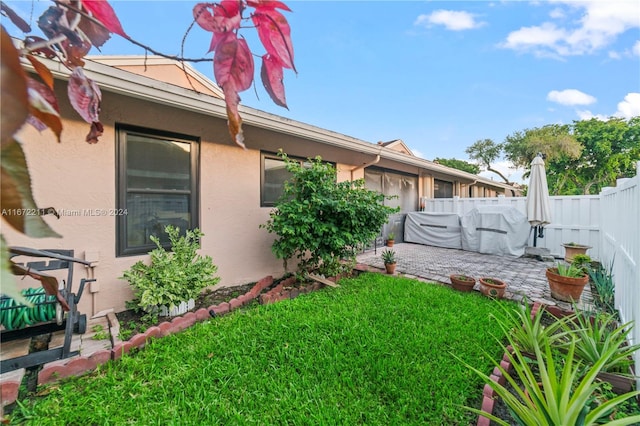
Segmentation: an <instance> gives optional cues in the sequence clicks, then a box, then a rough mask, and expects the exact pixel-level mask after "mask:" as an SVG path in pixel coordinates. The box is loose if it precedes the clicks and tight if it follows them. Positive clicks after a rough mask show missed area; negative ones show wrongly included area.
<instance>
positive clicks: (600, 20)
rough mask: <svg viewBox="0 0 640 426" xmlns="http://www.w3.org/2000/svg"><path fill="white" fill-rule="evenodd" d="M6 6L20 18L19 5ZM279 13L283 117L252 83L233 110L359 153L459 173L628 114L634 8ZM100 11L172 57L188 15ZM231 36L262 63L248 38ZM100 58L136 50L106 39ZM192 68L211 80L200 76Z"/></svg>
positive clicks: (491, 5)
mask: <svg viewBox="0 0 640 426" xmlns="http://www.w3.org/2000/svg"><path fill="white" fill-rule="evenodd" d="M8 3H9V4H10V5H11V6H12V7H14V8H15V9H16V10H19V11H20V13H21V15H22V16H23V17H25V18H28V17H29V9H30V6H31V3H30V2H8ZM285 3H286V4H288V5H289V6H290V8H291V9H292V12H291V13H288V12H285V16H286V17H287V19H288V20H289V22H290V25H291V28H292V39H293V44H294V50H295V63H296V67H297V69H298V74H297V75H296V74H295V73H293V72H291V71H289V70H287V71H285V87H286V95H287V102H288V105H289V110H288V111H287V110H286V109H283V108H281V107H278V106H276V105H274V104H273V103H272V102H271V100H270V99H269V97H268V95H267V94H266V92H265V91H264V89H263V88H262V87H261V84H260V83H259V76H258V84H256V90H253V89H249V90H248V91H246V92H244V93H242V94H241V97H242V101H243V103H244V104H245V105H248V106H252V107H255V108H258V109H261V110H264V111H269V112H272V113H276V114H278V115H282V116H285V117H288V118H291V119H295V120H299V121H302V122H305V123H309V124H312V125H316V126H320V127H323V128H327V129H330V130H333V131H337V132H340V133H344V134H347V135H349V136H353V137H356V138H359V139H362V140H365V141H368V142H373V143H375V142H377V141H389V140H393V139H402V140H403V141H404V142H405V143H406V144H407V146H409V148H411V149H412V150H413V151H414V153H415V154H416V155H419V156H421V157H424V158H427V159H433V158H435V157H445V158H459V159H465V160H466V159H468V157H467V155H466V154H465V152H464V151H465V149H466V148H467V147H468V146H469V145H471V144H473V143H474V142H475V141H476V140H479V139H484V138H490V139H493V140H494V141H496V142H502V141H503V140H504V138H505V137H506V136H507V135H509V134H511V133H513V132H515V131H519V130H524V129H526V128H532V127H539V126H543V125H545V124H552V123H571V122H572V121H573V120H579V119H583V118H591V117H594V116H595V117H601V118H604V117H609V116H613V115H616V116H624V117H630V116H636V115H640V2H637V1H616V0H613V1H612V0H600V1H589V2H576V1H571V2H567V1H536V2H525V1H502V2H499V1H493V2H489V1H285ZM111 4H112V5H113V7H114V9H115V10H116V13H117V14H118V16H119V18H120V20H121V22H122V25H123V27H124V29H125V31H126V32H127V33H128V34H129V35H130V36H131V37H132V38H134V39H136V40H138V41H140V42H142V43H144V44H146V45H149V46H151V47H153V48H154V49H157V50H160V51H162V52H165V53H170V54H177V53H179V52H180V44H181V40H182V38H183V35H184V33H185V31H186V29H187V28H188V26H189V24H190V23H191V20H192V14H191V10H192V7H193V5H194V4H195V2H191V1H111ZM42 5H48V2H38V4H37V5H36V7H44V6H42ZM14 32H15V30H12V33H14ZM244 34H245V36H246V37H247V40H248V42H249V44H250V47H251V48H252V49H253V51H254V53H256V54H258V55H262V54H263V53H264V51H263V49H262V46H260V45H259V43H258V41H257V37H255V31H254V30H253V29H251V28H247V29H245V30H244ZM209 39H210V35H209V33H206V32H205V31H203V30H201V29H200V28H199V27H197V26H196V27H194V28H193V29H192V31H191V32H190V34H189V36H188V37H187V40H186V45H185V47H186V50H185V54H186V56H190V57H202V56H205V55H207V50H208V46H209ZM96 53H98V52H96ZM102 53H104V54H143V53H144V51H143V50H142V49H140V48H138V47H136V46H133V45H131V44H130V43H128V42H126V41H124V40H122V39H120V38H119V37H118V36H113V38H112V39H111V40H110V41H108V42H107V43H106V45H105V46H104V47H103V48H102ZM209 57H211V54H209ZM195 67H196V68H197V69H198V70H200V71H201V72H203V73H204V74H205V75H207V76H210V77H211V78H212V79H213V71H212V65H211V64H210V63H206V64H196V65H195ZM256 69H257V70H259V62H258V61H256ZM256 92H257V96H256ZM503 170H504V168H503ZM507 174H510V175H511V177H512V179H515V180H517V179H518V174H519V173H517V172H514V171H512V170H511V171H510V170H507Z"/></svg>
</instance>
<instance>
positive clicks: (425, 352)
mask: <svg viewBox="0 0 640 426" xmlns="http://www.w3.org/2000/svg"><path fill="white" fill-rule="evenodd" d="M495 303H501V302H496V301H493V300H490V299H488V298H485V297H482V296H480V295H477V294H469V293H459V292H455V291H453V290H451V289H449V288H447V287H443V286H437V285H427V284H424V283H421V282H419V281H416V280H411V279H407V278H394V277H388V276H384V275H381V274H364V275H361V276H360V277H358V278H355V279H350V280H343V281H341V287H340V288H337V289H327V290H323V291H320V292H315V293H312V294H307V295H304V296H301V297H298V298H296V299H294V300H290V301H285V302H280V303H277V304H274V305H264V306H256V307H253V308H251V309H249V310H246V311H242V312H241V311H237V312H235V313H232V314H229V315H227V316H224V317H220V318H216V319H212V320H210V321H207V322H204V323H200V324H197V325H195V326H193V327H191V328H189V329H188V330H185V331H184V332H182V333H179V334H177V335H173V336H169V337H166V338H163V339H158V340H155V341H153V342H152V343H151V344H150V345H148V346H147V347H146V348H145V349H143V350H141V351H139V352H138V353H136V354H134V355H131V356H125V357H123V359H121V360H120V361H118V362H115V363H108V364H106V365H105V366H103V367H101V368H100V369H99V370H97V371H96V372H94V373H92V374H91V375H89V376H85V377H81V378H75V379H71V380H69V381H65V382H62V383H58V384H55V385H53V386H50V387H48V388H45V389H43V390H42V389H41V390H40V394H43V393H48V395H47V396H44V397H37V398H35V397H34V398H32V399H30V400H29V399H27V400H23V401H21V402H20V403H19V406H18V408H17V409H16V410H15V411H14V413H13V415H12V422H24V423H26V424H38V425H48V424H52V425H57V424H60V425H62V424H77V425H85V424H144V425H147V424H149V425H151V424H158V425H159V424H163V425H164V424H181V425H182V424H229V425H236V424H260V425H264V424H274V425H275V424H293V425H307V424H313V425H316V424H323V425H355V424H367V425H389V424H402V425H411V424H415V425H418V424H419V425H424V424H436V425H438V424H447V425H455V424H465V425H466V424H470V423H474V419H475V416H474V415H472V414H470V413H468V412H466V411H465V410H463V409H461V408H460V406H461V405H471V406H476V407H478V406H479V403H480V400H481V395H482V386H483V385H482V381H481V379H480V378H479V377H478V376H477V375H476V374H475V373H474V372H472V371H470V370H469V369H468V368H466V367H465V366H464V365H463V364H462V363H461V362H459V361H457V360H456V359H455V358H454V357H453V356H452V354H456V356H458V357H459V358H460V359H461V360H462V361H464V362H465V363H467V364H469V365H471V366H473V367H475V368H478V369H479V370H481V371H486V372H487V373H488V372H490V371H491V370H492V368H493V364H492V359H497V358H499V357H500V356H501V353H502V349H501V347H500V345H499V344H498V343H497V342H496V340H495V339H494V338H493V334H492V333H493V332H494V327H495V323H494V321H493V320H492V319H491V318H490V315H489V314H490V313H491V312H492V311H494V310H495V308H496V307H495ZM496 333H497V331H496Z"/></svg>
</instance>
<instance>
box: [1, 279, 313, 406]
mask: <svg viewBox="0 0 640 426" xmlns="http://www.w3.org/2000/svg"><path fill="white" fill-rule="evenodd" d="M295 281H296V278H295V277H290V278H287V279H286V280H284V281H282V282H281V283H279V284H278V285H277V286H276V287H274V288H273V289H271V290H270V291H268V292H267V293H264V294H262V292H263V291H264V290H265V289H267V288H269V287H270V286H271V285H273V277H272V276H271V275H269V276H266V277H264V278H262V279H261V280H260V281H258V282H257V283H256V284H255V285H254V286H253V287H252V288H251V290H249V291H248V292H246V293H245V294H243V295H241V296H238V297H236V298H233V299H231V300H229V301H228V302H222V303H219V304H217V305H211V306H209V307H208V308H200V309H198V310H197V311H195V312H187V313H186V314H184V315H181V316H177V317H174V318H173V319H171V320H170V321H164V322H162V323H160V324H158V325H156V326H152V327H149V328H148V329H147V330H146V331H145V332H144V333H138V334H136V335H135V336H132V337H131V338H129V340H127V341H120V340H119V339H117V336H112V339H113V340H112V343H113V348H112V349H103V350H100V351H97V352H95V353H93V354H91V355H90V356H78V357H73V358H66V359H62V360H58V361H53V362H50V363H47V364H45V365H44V366H43V368H42V370H40V372H39V373H38V385H42V384H48V383H53V382H56V381H58V380H60V379H64V378H67V377H71V376H79V375H81V374H84V373H86V372H89V371H92V370H95V369H96V368H97V367H98V366H99V365H102V364H105V363H107V362H108V361H111V360H118V359H120V358H122V356H123V355H124V354H127V353H129V352H131V351H132V350H133V349H141V348H143V347H144V346H145V345H146V344H147V342H149V341H150V340H151V339H154V338H161V337H165V336H168V335H171V334H174V333H178V332H180V331H182V330H184V329H186V328H189V327H191V326H192V325H194V324H195V323H196V322H202V321H206V320H208V319H210V318H212V317H217V316H221V315H225V314H227V313H229V312H231V311H234V310H236V309H239V308H241V307H242V306H245V305H247V304H249V303H250V302H251V301H253V300H255V299H259V301H260V303H261V304H269V303H275V302H279V301H281V300H285V299H293V298H295V297H297V296H298V295H300V294H304V293H309V292H312V291H315V290H318V289H321V288H324V287H325V286H324V284H320V283H314V284H310V285H308V286H304V287H300V288H291V287H292V285H293V284H294V283H295ZM109 320H110V325H111V327H113V329H116V330H117V329H118V325H116V324H117V319H116V318H115V315H112V318H109ZM113 329H112V331H113ZM14 381H15V383H13V382H14ZM14 381H6V382H3V383H2V406H5V405H8V404H11V403H13V402H15V401H16V399H17V397H18V388H19V386H20V383H19V382H18V381H16V380H14Z"/></svg>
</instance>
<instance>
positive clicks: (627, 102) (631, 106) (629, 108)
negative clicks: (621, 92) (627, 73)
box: [614, 93, 640, 119]
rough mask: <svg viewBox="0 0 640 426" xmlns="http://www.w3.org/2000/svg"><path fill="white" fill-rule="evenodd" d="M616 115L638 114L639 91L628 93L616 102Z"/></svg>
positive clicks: (639, 103) (639, 114) (628, 115)
mask: <svg viewBox="0 0 640 426" xmlns="http://www.w3.org/2000/svg"><path fill="white" fill-rule="evenodd" d="M614 116H616V117H622V118H627V119H628V118H631V117H637V116H640V93H628V94H627V96H625V97H624V100H623V101H622V102H620V103H618V111H616V113H615V114H614Z"/></svg>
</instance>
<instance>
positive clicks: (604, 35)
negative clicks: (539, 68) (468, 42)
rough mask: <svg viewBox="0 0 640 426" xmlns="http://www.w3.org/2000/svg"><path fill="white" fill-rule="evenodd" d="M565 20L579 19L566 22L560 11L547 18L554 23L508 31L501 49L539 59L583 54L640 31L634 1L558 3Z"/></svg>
mask: <svg viewBox="0 0 640 426" xmlns="http://www.w3.org/2000/svg"><path fill="white" fill-rule="evenodd" d="M557 3H558V4H560V5H562V6H564V9H563V11H564V12H565V13H567V15H568V16H567V17H571V16H573V14H575V13H577V14H579V15H580V17H579V19H566V22H567V23H568V24H566V26H561V25H565V24H564V22H565V21H564V20H563V21H562V22H557V21H558V20H561V19H563V18H566V17H565V16H564V15H563V13H561V11H560V10H558V9H559V8H556V9H554V10H553V11H552V12H551V14H550V17H551V19H555V20H556V22H543V23H542V24H540V25H535V26H531V27H523V28H520V29H518V30H516V31H513V32H511V33H510V34H509V35H508V36H507V38H506V40H505V41H504V42H503V43H502V44H501V46H502V47H504V48H507V49H513V50H517V51H523V52H532V53H534V54H536V55H538V56H571V55H585V54H590V53H593V52H595V51H597V50H600V49H603V48H605V47H606V46H609V45H610V44H612V43H613V42H614V41H615V40H616V38H617V37H618V36H619V35H620V34H622V33H624V32H625V31H627V30H629V29H631V28H640V18H639V17H640V2H634V1H589V2H571V1H558V2H557ZM634 49H635V47H634Z"/></svg>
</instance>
